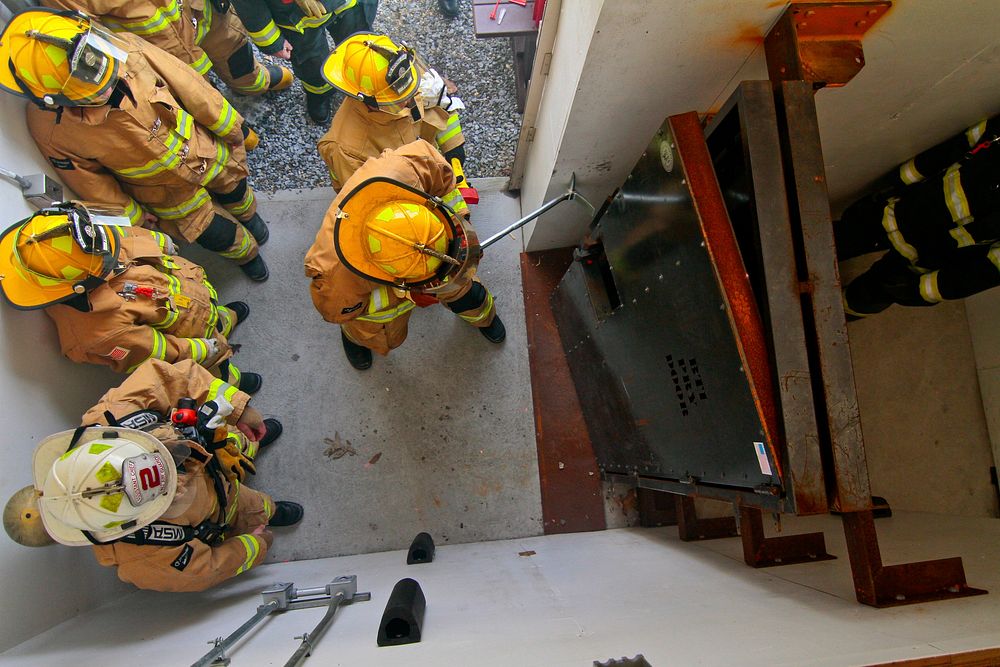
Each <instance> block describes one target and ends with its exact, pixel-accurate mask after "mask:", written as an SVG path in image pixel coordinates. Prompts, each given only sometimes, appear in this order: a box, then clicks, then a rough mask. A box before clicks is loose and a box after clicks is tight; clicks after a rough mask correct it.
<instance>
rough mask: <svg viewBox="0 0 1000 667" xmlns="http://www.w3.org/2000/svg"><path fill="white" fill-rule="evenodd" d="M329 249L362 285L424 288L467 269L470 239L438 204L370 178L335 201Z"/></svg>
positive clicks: (418, 193)
mask: <svg viewBox="0 0 1000 667" xmlns="http://www.w3.org/2000/svg"><path fill="white" fill-rule="evenodd" d="M333 246H334V249H335V250H336V251H337V256H338V257H339V258H340V261H341V262H343V264H344V266H346V267H347V268H348V269H350V270H351V271H352V272H353V273H355V274H357V275H359V276H361V277H362V278H364V279H366V280H371V281H373V282H377V283H381V284H383V285H392V286H394V287H398V288H400V289H413V288H427V287H432V286H434V285H437V284H439V283H440V282H441V281H443V280H445V279H446V278H447V276H449V275H450V274H451V273H453V272H455V271H459V270H461V269H462V268H463V267H464V266H466V260H467V259H468V258H469V256H470V253H469V239H468V236H467V235H466V232H465V228H464V227H463V226H462V224H461V223H456V220H455V214H454V212H453V211H452V210H451V209H450V208H448V206H447V205H446V204H445V203H444V202H442V201H441V199H440V198H439V197H434V196H432V195H429V194H427V193H426V192H422V191H420V190H418V189H416V188H412V187H410V186H408V185H405V184H403V183H400V182H398V181H394V180H392V179H389V178H381V177H376V178H369V179H368V180H366V181H364V182H362V183H361V184H359V185H358V186H357V187H355V188H354V189H352V190H351V191H350V192H349V193H348V194H347V196H346V197H344V199H343V200H342V201H341V202H340V210H339V212H338V213H337V218H336V221H335V222H334V227H333Z"/></svg>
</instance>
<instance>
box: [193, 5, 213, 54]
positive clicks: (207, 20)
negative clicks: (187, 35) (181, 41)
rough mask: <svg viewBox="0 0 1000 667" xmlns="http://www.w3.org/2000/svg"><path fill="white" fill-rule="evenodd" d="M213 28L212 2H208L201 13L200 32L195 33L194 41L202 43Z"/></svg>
mask: <svg viewBox="0 0 1000 667" xmlns="http://www.w3.org/2000/svg"><path fill="white" fill-rule="evenodd" d="M211 29H212V3H211V2H206V3H205V9H204V10H203V11H202V13H201V20H200V21H198V32H197V33H195V36H194V43H195V44H201V42H202V40H203V39H205V35H207V34H208V31H209V30H211Z"/></svg>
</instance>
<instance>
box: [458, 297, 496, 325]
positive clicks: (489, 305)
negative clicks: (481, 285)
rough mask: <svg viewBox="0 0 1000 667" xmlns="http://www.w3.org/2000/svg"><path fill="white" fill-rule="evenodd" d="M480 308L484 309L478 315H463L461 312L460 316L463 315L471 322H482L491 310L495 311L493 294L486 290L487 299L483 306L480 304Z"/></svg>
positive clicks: (464, 318) (462, 316)
mask: <svg viewBox="0 0 1000 667" xmlns="http://www.w3.org/2000/svg"><path fill="white" fill-rule="evenodd" d="M480 308H482V311H481V312H480V313H479V314H478V315H462V314H461V313H459V314H458V316H459V317H461V318H462V319H463V320H465V321H466V322H468V323H469V324H478V323H479V322H482V321H483V320H485V319H486V317H487V316H488V315H489V314H490V313H491V312H493V295H492V294H490V293H489V292H486V301H485V302H484V303H483V305H482V306H480Z"/></svg>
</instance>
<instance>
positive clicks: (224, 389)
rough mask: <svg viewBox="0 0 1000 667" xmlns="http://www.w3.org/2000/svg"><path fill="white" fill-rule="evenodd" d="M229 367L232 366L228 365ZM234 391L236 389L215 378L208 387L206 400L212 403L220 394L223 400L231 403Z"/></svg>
mask: <svg viewBox="0 0 1000 667" xmlns="http://www.w3.org/2000/svg"><path fill="white" fill-rule="evenodd" d="M230 367H232V364H230ZM236 391H237V389H236V387H234V386H233V385H231V384H229V383H228V382H223V381H222V380H219V379H218V378H216V379H214V380H212V382H211V383H210V384H209V385H208V400H210V401H214V400H215V399H216V397H218V395H219V393H220V392H221V393H222V396H223V398H225V399H226V400H227V401H229V402H230V403H232V402H233V396H235V395H236Z"/></svg>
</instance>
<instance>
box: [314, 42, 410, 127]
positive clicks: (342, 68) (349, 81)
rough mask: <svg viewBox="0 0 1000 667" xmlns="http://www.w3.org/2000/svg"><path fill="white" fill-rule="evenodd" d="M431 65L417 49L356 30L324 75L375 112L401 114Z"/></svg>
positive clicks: (331, 59)
mask: <svg viewBox="0 0 1000 667" xmlns="http://www.w3.org/2000/svg"><path fill="white" fill-rule="evenodd" d="M427 69H428V68H427V64H426V63H425V62H424V61H423V59H422V58H421V57H420V56H419V55H417V52H416V51H414V50H413V49H411V48H410V47H408V46H406V44H402V43H400V44H399V45H396V43H395V42H393V41H392V40H391V39H389V38H388V37H386V36H385V35H376V34H374V33H369V32H358V33H354V34H353V35H351V36H350V37H348V38H347V39H345V40H344V41H342V42H341V43H340V44H338V45H337V48H335V49H334V50H333V52H332V53H331V54H330V56H329V57H328V58H327V59H326V62H324V63H323V70H322V72H323V78H324V79H326V81H327V83H329V84H330V85H331V86H333V87H334V88H336V89H338V90H340V91H341V92H343V93H344V94H345V95H349V96H351V97H354V98H357V99H359V100H361V101H362V102H364V103H365V105H366V106H367V107H368V108H369V109H371V110H373V111H385V112H387V113H393V114H395V113H400V112H402V111H403V110H404V109H406V108H407V106H408V105H409V102H410V100H411V99H412V98H413V96H414V95H416V94H417V91H418V90H419V88H420V77H421V76H423V74H424V73H425V72H427Z"/></svg>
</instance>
